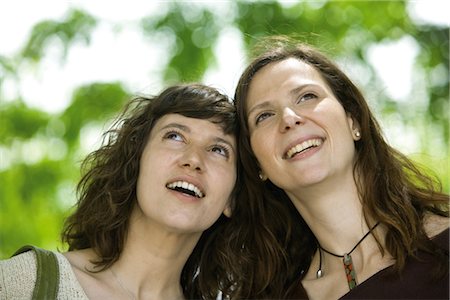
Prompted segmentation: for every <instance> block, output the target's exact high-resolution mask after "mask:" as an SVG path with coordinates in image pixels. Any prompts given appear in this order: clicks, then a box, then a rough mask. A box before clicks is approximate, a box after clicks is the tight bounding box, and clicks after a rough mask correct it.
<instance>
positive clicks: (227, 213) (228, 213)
mask: <svg viewBox="0 0 450 300" xmlns="http://www.w3.org/2000/svg"><path fill="white" fill-rule="evenodd" d="M231 201H232V199H230V200H228V203H227V205H226V206H225V209H224V210H223V214H224V215H225V216H226V217H227V218H231V215H232V214H231Z"/></svg>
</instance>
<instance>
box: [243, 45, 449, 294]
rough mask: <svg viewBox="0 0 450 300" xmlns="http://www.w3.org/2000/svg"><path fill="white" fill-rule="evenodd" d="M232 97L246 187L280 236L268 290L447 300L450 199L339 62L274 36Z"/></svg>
mask: <svg viewBox="0 0 450 300" xmlns="http://www.w3.org/2000/svg"><path fill="white" fill-rule="evenodd" d="M235 102H236V106H237V111H238V117H239V121H240V135H239V137H238V142H239V143H238V144H239V150H240V155H241V159H242V162H243V167H244V181H245V182H246V185H245V189H246V191H247V193H248V194H249V197H250V199H251V202H252V203H255V204H254V207H253V213H254V214H255V215H258V216H261V218H262V219H264V220H265V228H266V229H267V232H268V234H267V237H268V238H267V241H269V240H271V241H273V239H276V240H277V244H276V245H275V246H274V245H273V244H272V245H271V247H272V248H273V249H275V250H276V251H274V252H273V255H272V256H271V257H270V258H267V259H268V260H270V261H271V262H273V264H272V266H273V270H274V272H272V273H271V274H270V275H268V277H270V279H269V281H271V282H272V284H271V285H268V286H267V287H266V289H265V290H264V291H262V292H261V295H263V296H264V297H267V298H296V299H297V298H310V299H337V298H342V299H363V298H376V299H383V298H390V299H399V298H408V299H412V298H416V299H417V298H419V299H425V298H426V299H431V298H445V299H448V297H449V294H448V293H449V277H448V265H449V259H448V233H449V231H448V228H449V217H448V208H449V202H448V201H449V196H448V195H447V194H445V193H443V192H442V191H441V188H440V184H439V182H437V181H436V180H434V179H433V178H432V177H430V176H428V175H427V174H426V173H425V172H424V171H422V170H421V169H420V168H419V167H418V166H417V165H416V164H414V163H413V162H412V161H411V160H410V159H409V158H407V157H406V156H405V155H403V154H402V153H400V152H399V151H397V150H396V149H394V148H393V147H391V146H390V145H389V144H388V143H387V142H386V141H385V139H384V138H383V136H382V132H381V129H380V126H379V124H378V122H377V121H376V119H375V117H374V115H373V114H372V112H371V111H370V109H369V106H368V104H367V102H366V100H365V99H364V97H363V95H362V94H361V92H360V91H359V90H358V88H357V87H356V86H355V85H354V84H353V83H352V81H351V80H350V79H349V78H348V77H347V76H346V75H345V74H344V73H343V72H342V71H341V70H340V69H339V68H338V67H337V66H336V65H335V64H334V63H333V62H332V61H331V60H330V59H328V58H327V57H326V56H325V55H323V54H321V52H319V51H318V50H316V49H314V48H312V47H310V46H308V45H306V44H302V43H298V42H296V41H293V40H290V39H288V38H284V37H275V38H271V39H268V40H265V41H264V42H263V51H262V52H261V53H260V54H259V55H258V56H256V57H255V58H254V59H253V60H252V61H251V63H250V64H249V66H248V67H247V68H246V69H245V71H244V72H243V74H242V75H241V78H240V80H239V83H238V85H237V89H236V94H235ZM263 263H264V262H263V261H261V264H263Z"/></svg>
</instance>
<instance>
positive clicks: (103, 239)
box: [61, 84, 241, 299]
mask: <svg viewBox="0 0 450 300" xmlns="http://www.w3.org/2000/svg"><path fill="white" fill-rule="evenodd" d="M171 113H175V114H181V115H183V116H185V117H190V118H197V119H207V120H210V121H211V122H214V123H216V124H218V125H219V126H221V128H222V129H223V131H224V133H225V134H232V135H235V132H236V130H237V121H236V110H235V107H234V105H233V103H232V101H231V100H230V99H229V98H228V97H227V96H225V95H223V94H222V93H220V92H218V91H217V90H216V89H214V88H212V87H208V86H204V85H200V84H183V85H176V86H172V87H169V88H167V89H166V90H164V91H163V92H162V93H161V94H160V95H158V96H156V97H143V96H141V97H136V98H135V99H133V100H132V101H130V102H129V103H128V104H127V105H126V107H125V109H124V111H123V112H122V113H121V115H120V116H119V117H118V118H117V120H116V122H115V123H114V124H113V126H112V127H111V129H110V130H108V131H107V132H106V133H105V135H104V142H103V144H102V146H101V147H100V148H99V149H98V150H96V151H94V152H92V153H91V154H89V155H88V156H87V158H86V159H85V160H84V161H83V164H82V168H83V170H84V172H85V173H84V175H83V177H82V178H81V181H80V182H79V184H78V186H77V193H78V202H77V204H76V206H75V210H74V212H73V213H72V214H71V215H70V216H69V217H68V218H67V219H66V221H65V225H64V229H63V232H62V234H61V236H62V240H63V242H66V243H67V244H68V245H69V250H79V249H86V248H92V249H93V250H94V251H95V253H96V254H97V255H98V257H99V260H97V261H94V262H93V263H94V264H95V265H96V266H97V267H99V270H104V269H106V268H108V267H110V266H111V265H112V264H113V263H114V262H115V261H117V260H118V259H119V257H120V255H121V253H122V250H123V247H124V241H125V239H126V236H127V232H128V227H129V219H130V215H131V212H132V209H133V207H134V205H136V183H137V179H138V174H139V161H140V159H141V155H142V152H143V149H144V147H145V145H146V143H147V140H148V137H149V135H150V132H151V130H152V128H153V126H154V125H155V123H156V122H157V121H158V120H159V119H160V118H161V117H162V116H164V115H166V114H171ZM238 170H239V165H238ZM239 173H240V172H238V176H237V182H236V185H235V188H234V190H233V198H235V195H236V194H237V193H238V190H239V187H240V186H241V184H240V176H239ZM155 176H158V175H157V173H155ZM232 207H233V213H234V214H235V215H233V218H231V219H228V218H226V217H225V216H223V215H222V216H221V217H220V218H219V219H218V220H217V221H216V222H215V223H214V224H213V226H212V227H210V228H209V229H208V230H206V231H205V232H204V233H203V234H202V236H201V238H200V240H199V242H198V243H197V245H196V247H195V248H194V250H193V252H192V254H191V255H190V257H189V258H188V260H187V262H186V264H185V266H184V268H183V271H182V274H181V279H180V281H181V286H182V288H183V290H184V294H185V297H186V298H189V299H192V298H196V299H199V298H207V299H212V298H215V296H216V295H217V292H218V291H219V290H222V291H224V292H228V293H229V294H232V293H236V291H238V290H239V289H238V284H236V283H235V280H234V279H235V278H239V277H240V275H235V273H234V272H240V269H241V267H239V268H238V267H236V266H235V264H236V260H237V256H238V255H239V251H237V252H236V251H235V252H234V253H236V254H229V253H228V252H227V251H232V250H231V249H233V248H232V247H229V239H230V238H229V234H228V233H230V232H234V230H233V229H232V228H229V227H230V226H239V220H237V219H236V218H239V216H240V213H239V211H240V202H237V201H233V203H232ZM230 220H233V221H232V222H231V221H230ZM227 232H228V233H227ZM227 237H228V238H227ZM226 249H228V250H226ZM231 287H233V288H231ZM233 291H234V292H233Z"/></svg>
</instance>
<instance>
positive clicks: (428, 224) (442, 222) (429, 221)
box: [423, 213, 450, 238]
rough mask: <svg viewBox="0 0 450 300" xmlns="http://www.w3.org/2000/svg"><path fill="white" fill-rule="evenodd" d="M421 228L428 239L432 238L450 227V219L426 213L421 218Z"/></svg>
mask: <svg viewBox="0 0 450 300" xmlns="http://www.w3.org/2000/svg"><path fill="white" fill-rule="evenodd" d="M423 227H424V230H425V233H426V234H427V236H428V237H429V238H434V237H436V236H438V235H439V234H440V233H442V232H444V231H445V230H446V229H448V228H449V227H450V218H447V217H443V216H439V215H435V214H431V213H427V214H425V216H424V218H423Z"/></svg>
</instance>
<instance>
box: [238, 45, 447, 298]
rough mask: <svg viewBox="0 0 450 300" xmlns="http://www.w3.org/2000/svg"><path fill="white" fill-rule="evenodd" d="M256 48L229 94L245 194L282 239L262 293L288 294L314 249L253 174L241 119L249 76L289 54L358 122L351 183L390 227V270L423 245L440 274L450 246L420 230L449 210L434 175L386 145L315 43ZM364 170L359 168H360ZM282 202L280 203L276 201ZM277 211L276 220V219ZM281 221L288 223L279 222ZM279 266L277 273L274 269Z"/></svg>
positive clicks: (277, 193) (274, 193) (271, 189)
mask: <svg viewBox="0 0 450 300" xmlns="http://www.w3.org/2000/svg"><path fill="white" fill-rule="evenodd" d="M258 47H259V50H258V51H259V52H260V54H259V55H257V56H256V57H255V58H254V59H253V60H252V62H251V63H250V65H249V66H248V67H247V68H246V69H245V70H244V72H243V74H242V75H241V77H240V80H239V82H238V85H237V88H236V93H235V104H236V107H237V113H238V119H239V123H240V133H239V135H238V145H239V151H240V155H241V160H242V163H243V168H244V175H243V176H244V180H245V183H246V189H247V190H249V191H251V192H250V193H249V198H250V201H252V202H254V203H258V205H257V206H256V207H255V211H254V213H256V214H258V215H263V216H265V219H266V220H267V221H268V223H267V225H266V227H269V228H270V229H269V231H270V232H272V233H273V234H272V235H270V236H268V238H267V241H268V243H269V241H270V242H273V235H275V236H277V237H276V239H277V240H278V243H279V244H280V245H281V246H280V247H278V248H277V247H275V246H273V245H272V246H271V247H272V248H275V249H276V248H277V250H278V251H277V252H276V256H275V257H274V258H272V261H274V262H275V264H274V266H273V269H274V270H276V271H277V272H278V273H273V274H270V275H267V276H268V278H270V280H271V281H272V282H275V284H273V285H272V286H271V289H268V290H267V292H266V293H265V294H264V293H263V294H262V296H263V297H278V298H283V297H289V296H290V295H291V291H292V290H293V289H294V288H295V285H297V284H298V279H299V277H300V273H301V272H305V271H306V270H307V269H308V267H309V264H310V262H311V258H312V255H313V254H314V252H315V250H316V249H317V241H316V239H315V237H314V235H313V234H312V232H311V230H310V229H309V227H308V226H307V224H306V223H305V222H304V220H303V219H302V218H301V216H300V215H299V214H298V213H297V212H292V210H295V208H294V207H293V205H292V203H290V200H289V198H288V197H287V195H286V194H285V193H284V191H283V190H281V189H280V188H278V187H276V186H275V185H274V184H272V183H271V182H270V181H267V182H266V183H262V182H261V181H260V180H259V179H258V170H259V167H258V162H257V159H256V157H255V156H254V154H253V151H252V149H251V145H250V135H249V129H248V123H247V105H246V100H247V94H248V90H249V85H250V83H251V81H252V79H253V76H254V75H255V74H256V73H257V72H258V71H259V70H260V69H261V68H263V67H264V66H267V65H268V64H271V63H274V62H279V61H282V60H285V59H288V58H296V59H298V60H300V61H302V62H304V63H306V64H308V65H310V66H312V67H313V68H314V69H315V70H317V71H318V72H319V73H320V74H321V76H322V78H323V79H324V80H325V82H326V83H327V84H328V86H329V87H330V88H331V90H332V91H333V93H334V95H335V96H336V98H337V99H338V100H339V102H340V103H341V105H342V106H343V107H344V109H345V111H346V112H348V113H349V114H351V115H352V116H353V117H354V118H355V119H356V120H357V122H358V124H360V126H361V131H362V132H364V137H363V138H362V139H361V140H360V141H359V142H358V143H356V144H355V145H356V159H355V161H356V163H355V165H354V169H353V172H354V173H356V172H358V170H359V171H361V172H358V174H360V176H359V177H356V176H355V178H359V180H358V182H357V188H358V192H359V194H360V195H361V199H362V203H363V212H364V217H365V219H366V221H367V220H368V219H369V217H370V219H372V220H373V219H375V220H378V221H380V223H381V224H384V226H386V228H387V229H388V231H387V234H386V237H385V249H383V247H382V246H381V244H380V242H379V240H380V239H379V237H378V238H377V242H378V245H379V248H380V251H381V252H382V253H384V251H388V252H389V253H390V254H391V255H392V256H393V257H394V258H395V265H394V270H396V271H398V272H399V271H401V270H402V268H403V266H404V265H405V260H406V258H407V257H408V256H414V255H415V253H416V250H423V251H425V252H427V253H430V254H431V255H433V256H434V257H435V258H436V260H437V261H440V263H439V264H437V265H438V266H440V267H441V268H440V271H439V272H437V273H439V274H441V275H443V274H445V273H446V272H448V253H442V251H441V250H440V249H436V247H435V245H434V243H432V242H430V240H429V239H428V238H427V235H426V233H425V231H424V226H423V225H424V224H423V218H424V214H425V213H426V212H432V213H434V214H437V215H441V216H446V217H448V216H449V214H448V208H449V202H448V200H449V196H448V195H447V194H445V193H443V192H442V188H441V184H440V182H439V180H437V179H436V178H434V177H432V176H429V175H427V173H426V172H424V170H421V169H420V168H419V167H418V166H417V165H416V164H415V163H414V162H413V161H411V160H410V159H409V158H408V157H406V156H405V155H403V154H402V153H400V152H399V151H397V150H396V149H394V148H393V147H391V146H390V145H388V143H387V142H386V141H385V139H384V138H383V135H382V131H381V128H380V126H379V124H378V122H377V121H376V119H375V117H374V115H373V114H372V112H371V110H370V108H369V106H368V104H367V102H366V100H365V99H364V97H363V95H362V93H361V92H360V91H359V89H358V88H357V87H356V86H355V85H354V84H353V83H352V81H351V80H350V79H349V78H348V77H347V76H346V75H345V74H344V73H343V72H342V71H341V70H340V69H339V68H338V67H337V66H336V65H335V64H334V63H333V62H332V61H331V60H329V59H328V58H327V57H326V56H325V55H323V54H322V53H321V52H319V51H318V50H317V49H315V48H313V47H311V46H308V45H306V44H302V43H299V42H298V41H294V40H292V39H290V38H288V37H271V38H268V39H266V40H264V41H263V42H262V43H260V44H259V45H258ZM362 170H363V172H362ZM280 206H281V207H280ZM280 218H281V219H280ZM280 226H286V227H285V228H283V227H280ZM283 268H284V270H283V271H282V272H280V270H282V269H283Z"/></svg>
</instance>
